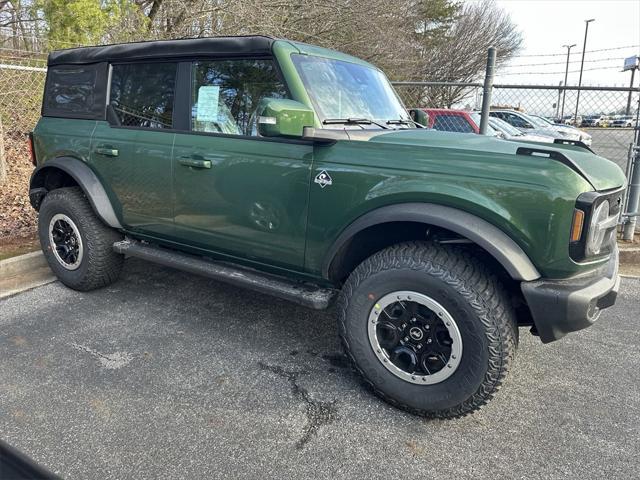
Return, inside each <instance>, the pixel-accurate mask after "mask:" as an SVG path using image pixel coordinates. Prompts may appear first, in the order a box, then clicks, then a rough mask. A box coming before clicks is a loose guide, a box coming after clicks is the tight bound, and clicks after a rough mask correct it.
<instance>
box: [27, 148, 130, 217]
mask: <svg viewBox="0 0 640 480" xmlns="http://www.w3.org/2000/svg"><path fill="white" fill-rule="evenodd" d="M53 169H58V170H62V171H63V172H64V173H66V174H67V175H69V176H70V177H71V178H73V179H74V180H75V181H76V183H77V184H78V185H79V186H80V188H81V189H82V191H83V192H84V194H85V196H86V197H87V198H88V199H89V203H90V204H91V207H92V208H93V211H94V212H96V215H98V217H99V218H100V219H101V220H102V221H103V222H104V223H105V224H107V225H109V226H110V227H112V228H117V229H122V225H121V224H120V221H119V220H118V217H117V216H116V212H115V210H114V209H113V205H111V201H110V200H109V196H108V195H107V192H106V190H105V189H104V187H103V186H102V183H100V180H99V179H98V177H97V176H96V174H95V173H94V172H93V170H91V168H90V167H89V166H88V165H87V164H86V163H85V162H83V161H81V160H78V159H77V158H73V157H56V158H53V159H51V160H48V161H47V162H45V163H43V164H42V165H40V166H39V167H38V168H36V169H35V170H34V171H33V174H31V180H30V182H29V200H30V202H31V205H32V206H33V208H35V209H36V210H38V209H39V207H40V203H41V202H42V199H43V198H44V197H45V196H46V194H47V191H46V189H45V188H44V183H43V182H44V178H45V177H46V173H47V171H50V170H53Z"/></svg>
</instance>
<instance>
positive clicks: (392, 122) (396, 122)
mask: <svg viewBox="0 0 640 480" xmlns="http://www.w3.org/2000/svg"><path fill="white" fill-rule="evenodd" d="M412 123H413V124H414V125H415V126H416V127H418V128H427V127H425V126H424V125H422V124H421V123H418V122H415V121H413V120H403V119H401V118H399V119H398V120H387V125H410V124H412Z"/></svg>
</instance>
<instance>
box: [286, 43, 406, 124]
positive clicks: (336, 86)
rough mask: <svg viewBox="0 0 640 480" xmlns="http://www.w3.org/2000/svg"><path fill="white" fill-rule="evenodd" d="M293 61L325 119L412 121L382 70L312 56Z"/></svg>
mask: <svg viewBox="0 0 640 480" xmlns="http://www.w3.org/2000/svg"><path fill="white" fill-rule="evenodd" d="M291 58H292V59H293V63H294V64H295V66H296V69H297V71H298V74H299V75H300V77H301V78H302V82H303V83H304V86H305V88H306V90H307V93H308V94H309V97H311V101H312V102H313V103H314V106H315V107H316V111H317V113H318V115H319V116H320V117H321V119H322V120H330V119H332V120H335V119H348V118H364V119H368V120H374V121H378V122H384V121H388V120H411V117H410V116H409V114H408V113H407V111H406V110H405V108H404V107H403V106H402V103H400V100H399V99H398V96H397V95H396V93H395V92H394V90H393V88H392V87H391V84H390V83H389V81H388V80H387V77H385V76H384V74H383V73H382V72H380V71H379V70H376V69H375V68H371V67H368V66H366V65H361V64H357V63H351V62H345V61H342V60H334V59H331V58H324V57H316V56H312V55H292V56H291Z"/></svg>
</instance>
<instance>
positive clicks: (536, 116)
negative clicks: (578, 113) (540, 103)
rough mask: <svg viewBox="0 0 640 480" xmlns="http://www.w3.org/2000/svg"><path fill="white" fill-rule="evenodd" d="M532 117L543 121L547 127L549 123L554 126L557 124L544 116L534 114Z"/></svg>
mask: <svg viewBox="0 0 640 480" xmlns="http://www.w3.org/2000/svg"><path fill="white" fill-rule="evenodd" d="M532 117H533V118H535V119H536V120H539V123H541V124H542V125H544V126H547V127H548V126H549V125H551V126H552V127H555V126H556V125H555V123H553V122H552V121H551V120H548V119H546V118H544V117H540V116H538V115H532Z"/></svg>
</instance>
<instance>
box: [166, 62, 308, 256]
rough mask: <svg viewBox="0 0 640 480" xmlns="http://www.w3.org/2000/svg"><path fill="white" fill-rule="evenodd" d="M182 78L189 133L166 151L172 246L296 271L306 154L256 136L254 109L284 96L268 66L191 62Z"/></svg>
mask: <svg viewBox="0 0 640 480" xmlns="http://www.w3.org/2000/svg"><path fill="white" fill-rule="evenodd" d="M184 77H185V78H186V79H187V81H188V82H189V89H188V90H189V97H188V98H187V99H186V101H187V102H188V108H186V109H184V111H185V114H186V115H187V116H188V120H187V122H188V129H189V131H188V132H185V133H178V134H177V135H176V138H175V144H174V150H173V168H174V172H175V173H174V191H175V212H174V220H175V229H176V236H177V237H178V240H179V241H181V242H183V243H187V244H189V245H194V246H198V247H200V248H203V249H206V250H211V251H214V252H217V253H221V254H225V255H229V256H233V257H237V258H241V259H247V260H250V261H254V262H265V263H269V264H270V265H277V266H280V267H284V268H294V269H300V268H301V267H302V266H303V260H304V247H305V232H306V224H307V208H308V190H309V179H310V174H311V162H312V158H313V147H312V145H311V144H310V143H308V142H303V141H298V140H287V139H284V138H278V139H275V138H274V139H272V138H263V137H260V136H259V135H258V133H257V129H256V120H257V111H256V110H257V107H258V104H259V102H260V101H261V100H262V99H263V98H269V97H275V98H287V97H288V91H287V88H286V86H285V84H284V82H283V81H282V80H281V77H280V75H279V72H278V69H277V66H276V63H275V61H274V60H273V59H270V58H253V59H252V58H235V59H234V58H229V59H202V60H196V61H193V62H192V63H190V64H189V70H188V72H187V73H185V75H184ZM181 78H183V77H182V76H181ZM181 90H182V87H181Z"/></svg>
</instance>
